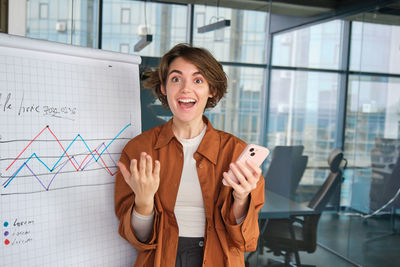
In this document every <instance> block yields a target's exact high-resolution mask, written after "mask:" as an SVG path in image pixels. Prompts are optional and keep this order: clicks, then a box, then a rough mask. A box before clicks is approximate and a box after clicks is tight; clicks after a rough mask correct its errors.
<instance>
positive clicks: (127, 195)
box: [115, 116, 264, 267]
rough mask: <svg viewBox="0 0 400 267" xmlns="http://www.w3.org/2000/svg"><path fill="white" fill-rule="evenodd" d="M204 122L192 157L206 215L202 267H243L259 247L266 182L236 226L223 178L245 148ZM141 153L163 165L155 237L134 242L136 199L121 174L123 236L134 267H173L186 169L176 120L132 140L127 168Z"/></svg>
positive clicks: (118, 205) (125, 154)
mask: <svg viewBox="0 0 400 267" xmlns="http://www.w3.org/2000/svg"><path fill="white" fill-rule="evenodd" d="M203 120H204V122H205V123H206V125H207V130H206V133H205V135H204V137H203V140H202V141H201V143H200V145H199V147H198V149H197V151H196V152H195V153H194V155H193V157H194V159H195V160H196V166H197V172H198V175H199V180H200V186H201V190H202V195H203V199H204V208H205V213H206V229H205V236H204V239H205V246H204V259H203V266H218V267H221V266H227V267H228V266H232V267H234V266H244V252H245V251H252V250H255V249H256V247H257V239H258V235H259V229H258V211H259V210H260V209H261V207H262V205H263V204H264V179H263V178H262V177H261V178H260V180H259V181H258V183H257V188H256V189H254V190H253V191H252V192H251V194H250V205H249V208H248V211H247V215H246V218H245V219H244V221H243V222H241V223H240V224H236V221H235V219H234V217H233V214H232V212H231V205H232V202H233V197H232V188H231V187H226V186H223V185H222V177H223V176H222V173H223V172H224V171H228V170H229V164H230V163H231V162H233V161H235V160H236V159H237V158H238V156H239V155H240V153H241V152H242V150H243V149H244V148H245V146H246V143H245V142H243V141H242V140H240V139H239V138H237V137H235V136H233V135H231V134H228V133H225V132H222V131H218V130H215V129H214V128H213V127H212V126H211V124H210V123H209V122H208V120H207V118H206V117H205V116H203ZM142 151H144V152H146V153H148V154H149V155H151V156H152V158H153V160H159V161H160V163H161V170H160V186H159V189H158V191H157V193H156V195H155V217H154V225H153V230H152V234H151V235H150V237H149V239H148V241H147V242H146V243H142V242H140V241H139V240H138V239H137V238H136V236H135V234H134V232H133V229H132V225H131V213H132V208H133V202H134V197H135V196H134V194H133V192H132V190H131V189H130V187H129V186H128V185H127V184H126V183H125V181H124V178H123V177H122V175H121V173H120V172H118V174H117V178H116V184H115V212H116V215H117V217H118V218H119V220H120V226H119V233H120V235H121V236H122V237H123V238H125V239H126V240H127V241H128V242H129V243H131V244H132V245H133V246H134V247H135V248H136V249H137V250H138V252H139V253H138V257H137V260H136V263H135V265H134V266H157V267H159V266H166V267H173V266H175V258H176V253H177V245H178V238H179V229H178V224H177V222H176V219H175V215H174V207H175V201H176V196H177V193H178V187H179V183H180V178H181V173H182V168H183V152H182V145H181V144H180V143H179V141H178V140H177V139H176V138H175V136H174V133H173V131H172V120H170V121H169V122H167V123H166V124H165V125H162V126H158V127H155V128H153V129H151V130H149V131H146V132H144V133H142V134H140V135H138V136H136V137H135V138H133V139H132V140H130V141H129V142H128V144H127V145H126V146H125V148H124V150H123V151H122V154H121V159H120V161H121V162H122V163H124V164H125V166H127V167H128V168H129V165H130V160H131V159H133V158H136V159H139V156H140V153H141V152H142Z"/></svg>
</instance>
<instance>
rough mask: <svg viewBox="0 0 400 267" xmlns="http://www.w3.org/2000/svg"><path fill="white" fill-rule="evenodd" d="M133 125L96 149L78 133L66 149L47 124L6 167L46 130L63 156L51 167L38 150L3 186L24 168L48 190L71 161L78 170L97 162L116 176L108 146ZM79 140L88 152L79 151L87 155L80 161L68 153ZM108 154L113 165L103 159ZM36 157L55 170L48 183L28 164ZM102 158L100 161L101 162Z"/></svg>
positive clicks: (47, 167)
mask: <svg viewBox="0 0 400 267" xmlns="http://www.w3.org/2000/svg"><path fill="white" fill-rule="evenodd" d="M130 126H131V123H129V124H127V125H126V126H125V127H124V128H123V129H121V130H120V131H119V132H118V133H117V135H116V136H115V137H114V138H113V139H112V140H111V141H110V142H108V144H106V143H105V142H102V143H101V144H100V145H99V146H98V147H96V148H95V149H91V148H90V147H89V145H88V143H87V142H86V141H85V139H84V138H83V137H82V136H81V135H80V134H77V135H76V137H75V138H74V139H73V140H72V142H70V143H69V145H68V146H67V148H66V149H65V148H64V146H63V145H62V144H61V142H60V141H59V139H58V138H57V136H56V134H54V132H53V131H52V130H51V129H50V127H49V126H48V125H47V126H46V127H44V128H43V129H42V130H41V131H40V132H39V133H38V134H37V135H36V136H35V137H34V138H33V139H32V140H30V141H29V143H28V145H26V146H25V147H24V148H23V149H22V150H21V152H20V153H19V154H18V156H16V157H15V158H14V159H13V160H12V162H11V164H9V165H8V167H7V168H6V171H8V170H9V169H10V168H11V167H12V166H13V165H14V164H15V163H16V162H17V161H18V160H19V159H20V157H21V156H22V155H23V154H24V152H25V151H26V150H27V149H28V148H29V147H30V146H31V145H32V144H33V143H34V142H35V141H36V140H38V138H39V136H41V135H42V134H43V133H44V132H45V131H46V130H48V132H49V133H50V134H51V136H52V137H53V138H54V139H55V140H56V142H57V144H58V145H59V147H60V148H61V149H62V151H63V153H62V155H61V156H59V157H58V160H57V161H56V163H54V164H53V166H52V167H49V165H48V164H46V163H45V162H44V160H42V158H41V157H39V156H38V155H37V153H36V152H34V153H32V154H31V156H30V157H28V159H27V160H25V161H24V162H23V163H22V164H21V165H20V166H19V167H17V169H16V171H15V172H14V173H13V174H12V175H11V176H9V177H8V179H7V180H6V181H5V182H3V184H2V186H3V188H7V187H8V186H9V185H10V183H11V182H12V181H13V180H14V178H15V177H17V175H18V174H19V173H20V172H21V171H22V170H23V169H27V171H28V172H29V173H31V174H32V175H33V177H35V178H36V180H37V181H38V182H39V183H40V185H41V186H42V187H43V188H44V189H45V190H46V191H47V190H49V188H50V186H51V184H52V183H53V181H54V179H55V178H56V177H57V175H59V174H60V173H61V170H62V169H63V168H64V167H65V166H66V165H67V164H68V163H71V165H72V166H73V168H74V169H75V171H76V172H79V171H84V170H86V169H87V167H88V166H89V165H91V164H92V163H97V164H99V165H101V167H102V169H103V168H104V169H105V170H106V171H107V172H108V173H109V174H110V175H111V176H114V175H115V173H116V171H114V172H113V171H111V168H116V162H115V160H114V159H113V158H112V156H111V153H110V152H109V151H108V148H109V147H110V146H111V145H112V144H113V143H114V142H115V141H116V140H117V139H118V137H119V136H120V135H121V134H122V133H123V132H124V131H125V130H126V129H127V128H128V127H130ZM78 140H80V141H81V142H83V144H84V146H85V147H86V149H87V151H88V153H87V152H86V153H79V155H86V156H85V157H84V159H83V160H82V161H81V162H80V163H79V162H78V160H77V159H76V158H77V156H76V155H70V154H68V151H69V150H70V149H71V148H72V146H73V144H74V143H76V142H77V141H78ZM105 153H106V154H107V155H108V157H109V159H110V160H109V162H111V163H112V166H109V164H107V163H106V162H105V160H104V159H103V157H102V156H103V155H106V154H105ZM63 158H66V160H65V161H63V162H61V161H62V159H63ZM33 159H36V160H37V162H39V163H40V164H41V165H42V166H44V167H45V168H46V169H47V170H48V171H49V172H50V173H53V172H54V175H53V177H52V178H51V180H50V181H49V182H48V183H47V185H46V184H45V183H44V182H43V181H42V180H41V179H40V178H39V175H38V174H37V173H36V172H35V171H34V170H33V169H32V167H30V164H28V163H29V162H30V161H31V160H33ZM99 160H100V162H99Z"/></svg>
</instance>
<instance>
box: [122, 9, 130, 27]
mask: <svg viewBox="0 0 400 267" xmlns="http://www.w3.org/2000/svg"><path fill="white" fill-rule="evenodd" d="M130 23H131V9H130V8H121V24H130Z"/></svg>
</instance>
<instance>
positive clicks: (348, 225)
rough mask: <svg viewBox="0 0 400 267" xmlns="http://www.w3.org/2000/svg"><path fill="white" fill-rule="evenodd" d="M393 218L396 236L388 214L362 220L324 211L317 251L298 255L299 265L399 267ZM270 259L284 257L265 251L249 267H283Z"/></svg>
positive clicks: (399, 224) (398, 240) (398, 224)
mask: <svg viewBox="0 0 400 267" xmlns="http://www.w3.org/2000/svg"><path fill="white" fill-rule="evenodd" d="M396 217H397V218H396V220H395V223H394V226H395V229H397V234H393V232H392V223H391V218H393V217H390V216H389V215H384V216H379V217H374V218H370V219H368V220H364V219H363V218H361V217H360V216H357V215H356V214H354V213H344V212H341V213H340V214H338V213H336V212H326V213H324V214H323V215H322V216H321V219H320V221H319V225H318V244H319V245H318V246H317V250H316V251H315V252H314V253H312V254H308V253H300V259H301V262H302V263H303V264H312V265H316V266H322V267H342V266H343V267H352V266H363V267H364V266H365V267H374V266H379V267H383V266H385V267H392V266H393V267H398V266H400V263H399V259H398V255H400V218H399V216H396ZM387 234H389V235H387ZM390 234H392V235H390ZM330 250H332V251H335V252H336V253H338V254H340V255H341V256H343V257H345V258H347V259H348V261H347V260H345V259H343V258H342V257H340V256H338V255H335V254H334V253H332V252H331V251H330ZM257 260H258V261H257ZM273 260H279V261H282V260H283V257H277V256H274V255H272V253H267V252H266V250H265V253H264V254H263V255H259V257H258V259H257V257H256V255H253V256H251V257H250V260H249V263H250V264H249V267H252V266H254V267H255V266H257V267H258V266H269V267H273V266H282V264H277V263H276V262H274V261H273Z"/></svg>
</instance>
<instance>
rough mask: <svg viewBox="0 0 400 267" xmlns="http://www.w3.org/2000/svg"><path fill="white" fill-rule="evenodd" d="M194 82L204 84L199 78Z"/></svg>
mask: <svg viewBox="0 0 400 267" xmlns="http://www.w3.org/2000/svg"><path fill="white" fill-rule="evenodd" d="M194 82H195V83H198V84H200V83H203V80H202V79H200V78H197V79H195V80H194Z"/></svg>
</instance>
